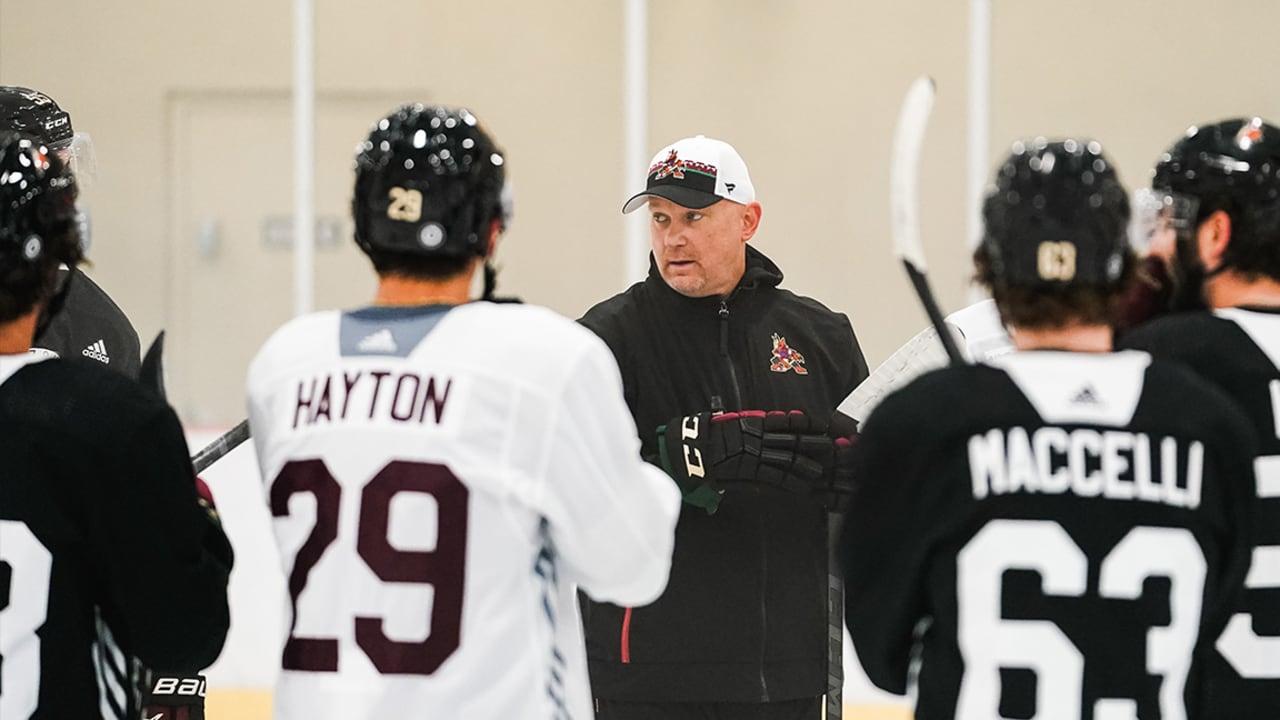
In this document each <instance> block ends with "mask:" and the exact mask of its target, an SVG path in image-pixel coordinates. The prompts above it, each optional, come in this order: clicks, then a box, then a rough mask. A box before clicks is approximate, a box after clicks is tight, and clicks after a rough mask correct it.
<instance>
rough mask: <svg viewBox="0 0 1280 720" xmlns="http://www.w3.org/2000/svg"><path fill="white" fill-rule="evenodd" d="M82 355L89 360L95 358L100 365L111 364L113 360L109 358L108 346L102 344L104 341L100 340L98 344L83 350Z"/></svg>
mask: <svg viewBox="0 0 1280 720" xmlns="http://www.w3.org/2000/svg"><path fill="white" fill-rule="evenodd" d="M80 354H81V355H83V356H85V357H87V358H93V359H94V360H97V361H98V362H100V363H109V362H111V358H109V357H107V344H106V343H104V342H102V340H98V342H96V343H94V344H92V345H90V346H89V347H87V348H85V349H83V350H81V351H80Z"/></svg>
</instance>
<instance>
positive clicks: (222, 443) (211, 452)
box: [191, 420, 249, 475]
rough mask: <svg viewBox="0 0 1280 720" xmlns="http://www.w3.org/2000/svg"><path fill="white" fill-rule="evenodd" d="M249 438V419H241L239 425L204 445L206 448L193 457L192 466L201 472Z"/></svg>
mask: <svg viewBox="0 0 1280 720" xmlns="http://www.w3.org/2000/svg"><path fill="white" fill-rule="evenodd" d="M248 439H249V421H248V420H241V421H240V424H239V425H236V426H235V427H233V428H231V429H230V430H228V431H227V432H225V433H223V435H222V437H219V438H218V439H217V440H214V441H213V442H211V443H209V444H208V445H205V446H204V449H203V450H201V451H200V452H198V453H196V454H195V455H193V456H192V457H191V468H192V470H194V471H195V472H196V474H197V475H198V474H200V471H201V470H204V469H205V468H207V467H209V466H210V465H212V464H214V463H215V462H217V461H219V460H221V459H222V458H223V456H225V455H226V454H227V453H229V452H231V451H232V450H235V449H236V448H237V447H238V446H239V445H240V443H243V442H244V441H245V440H248Z"/></svg>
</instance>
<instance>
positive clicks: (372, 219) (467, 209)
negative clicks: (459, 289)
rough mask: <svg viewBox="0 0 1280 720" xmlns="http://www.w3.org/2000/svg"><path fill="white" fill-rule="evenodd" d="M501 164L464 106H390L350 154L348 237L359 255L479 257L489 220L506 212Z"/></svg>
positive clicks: (484, 247) (485, 249)
mask: <svg viewBox="0 0 1280 720" xmlns="http://www.w3.org/2000/svg"><path fill="white" fill-rule="evenodd" d="M503 165H504V159H503V155H502V151H501V150H499V149H498V147H497V146H496V145H495V144H494V142H493V140H492V139H491V138H490V137H489V136H488V135H487V134H486V133H485V131H484V130H483V129H481V127H480V123H479V121H478V120H476V118H475V116H474V115H472V114H471V112H470V111H468V110H466V109H461V108H457V109H455V108H449V107H443V106H437V105H421V104H418V105H404V106H402V107H400V108H398V109H397V110H395V111H394V112H392V113H391V114H390V115H387V116H386V117H384V118H382V119H381V120H379V121H378V122H377V123H375V124H374V126H373V127H372V128H371V129H370V131H369V137H368V138H367V139H366V140H365V141H364V143H363V144H361V146H360V147H359V149H358V152H357V154H356V183H355V197H354V198H353V200H352V214H353V216H354V218H355V225H356V242H357V243H358V244H359V245H360V247H361V248H362V249H363V250H364V251H365V252H366V253H368V252H371V251H374V250H378V251H384V252H393V253H409V254H417V255H429V256H438V257H456V258H464V257H471V256H478V257H484V256H485V255H486V254H487V253H488V251H489V247H488V241H489V234H488V229H489V227H490V226H491V223H492V221H493V220H495V219H496V220H501V221H502V222H503V224H504V225H505V223H506V220H507V218H508V214H509V204H508V201H507V196H506V194H505V193H504V190H505V187H506V170H505V168H504V167H503Z"/></svg>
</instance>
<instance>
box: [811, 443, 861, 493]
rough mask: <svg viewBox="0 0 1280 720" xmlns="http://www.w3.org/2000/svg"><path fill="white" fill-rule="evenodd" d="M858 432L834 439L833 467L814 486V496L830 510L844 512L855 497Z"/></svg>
mask: <svg viewBox="0 0 1280 720" xmlns="http://www.w3.org/2000/svg"><path fill="white" fill-rule="evenodd" d="M859 437H860V436H859V435H858V433H857V432H854V433H853V434H852V435H846V436H842V437H837V438H834V439H833V441H832V442H833V444H834V446H835V458H834V460H833V461H832V463H831V469H830V470H829V471H828V472H827V473H826V474H825V475H823V476H822V479H821V480H820V481H819V482H818V483H817V484H815V485H814V486H813V496H814V497H815V498H816V499H817V500H818V502H820V503H822V506H823V507H824V508H826V509H827V510H828V511H830V512H836V513H842V512H846V511H848V509H849V504H850V500H851V499H852V498H853V492H854V483H855V481H856V478H855V477H854V458H855V455H856V453H857V452H858V438H859Z"/></svg>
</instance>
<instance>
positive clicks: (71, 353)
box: [32, 269, 142, 378]
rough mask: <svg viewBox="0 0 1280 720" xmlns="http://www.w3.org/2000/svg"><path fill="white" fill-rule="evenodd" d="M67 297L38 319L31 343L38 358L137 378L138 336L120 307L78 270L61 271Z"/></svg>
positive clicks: (139, 362) (60, 279) (140, 362)
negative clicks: (85, 362) (94, 365)
mask: <svg viewBox="0 0 1280 720" xmlns="http://www.w3.org/2000/svg"><path fill="white" fill-rule="evenodd" d="M59 272H60V273H62V275H60V276H59V281H60V282H67V283H69V284H68V285H67V290H66V293H64V294H63V295H61V296H59V297H58V298H57V299H55V300H54V303H53V305H52V306H51V307H50V308H49V312H48V316H47V317H42V318H41V324H40V328H39V330H37V332H36V337H35V341H34V342H33V343H32V348H33V350H32V351H33V352H35V353H37V354H45V355H47V354H50V353H52V354H53V355H56V356H58V357H61V358H66V359H68V360H70V359H73V358H79V359H86V358H87V359H89V360H93V361H95V362H99V363H102V364H103V365H106V366H107V367H109V368H111V369H112V370H115V371H117V372H121V373H124V374H125V375H127V376H129V377H131V378H136V377H138V369H139V367H140V366H141V364H142V360H141V358H140V354H141V352H140V349H139V348H140V345H139V343H138V332H137V331H136V330H134V329H133V325H132V324H130V323H129V318H128V317H126V316H125V314H124V311H123V310H121V309H120V306H118V305H116V304H115V301H113V300H112V299H111V297H110V296H109V295H107V293H106V292H105V291H104V290H103V289H102V288H100V287H98V285H97V284H96V283H94V282H93V281H92V280H90V279H89V276H88V275H85V274H84V273H83V272H81V271H80V270H79V269H76V270H70V271H68V270H61V271H59Z"/></svg>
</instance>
